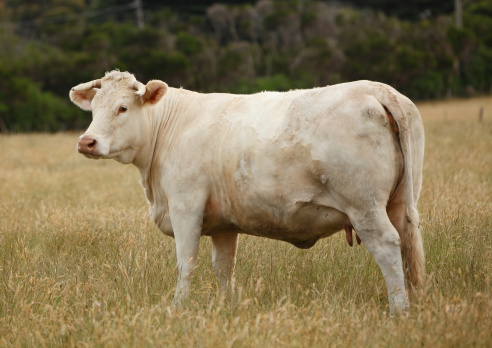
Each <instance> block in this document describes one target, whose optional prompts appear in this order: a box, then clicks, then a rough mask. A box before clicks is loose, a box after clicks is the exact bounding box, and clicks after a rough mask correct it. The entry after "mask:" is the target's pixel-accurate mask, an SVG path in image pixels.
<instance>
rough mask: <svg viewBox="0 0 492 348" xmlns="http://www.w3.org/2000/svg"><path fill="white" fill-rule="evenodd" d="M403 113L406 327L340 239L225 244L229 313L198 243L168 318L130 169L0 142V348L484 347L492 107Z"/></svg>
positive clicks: (70, 136)
mask: <svg viewBox="0 0 492 348" xmlns="http://www.w3.org/2000/svg"><path fill="white" fill-rule="evenodd" d="M418 106H419V109H420V111H421V113H422V115H423V118H424V123H425V128H426V154H425V165H424V183H423V190H422V196H421V200H420V202H419V211H420V214H421V223H422V230H423V238H424V246H425V252H426V265H427V272H428V278H427V281H426V285H425V288H424V289H422V290H420V291H418V292H415V293H413V294H412V298H411V302H412V306H411V309H410V312H409V314H408V316H407V317H406V318H401V317H400V318H390V317H389V315H388V303H387V297H386V289H385V286H384V281H383V278H382V276H381V273H380V271H379V268H378V267H377V265H376V263H375V262H374V261H373V259H372V257H371V256H370V255H369V253H368V252H367V251H366V250H365V248H364V247H363V246H354V247H352V248H350V247H349V246H348V244H347V242H346V240H345V235H344V233H339V234H337V235H335V236H333V237H331V238H328V239H324V240H321V241H320V242H318V243H317V244H316V245H315V246H314V247H313V248H311V249H309V250H300V249H296V248H295V247H293V246H291V245H290V244H287V243H282V242H277V241H272V240H268V239H259V238H255V237H249V236H241V237H240V241H239V249H238V262H237V272H236V283H235V284H234V288H235V291H234V294H233V295H232V296H231V298H223V297H221V296H220V295H219V294H218V286H217V285H218V284H217V281H216V279H215V276H214V274H213V270H212V266H211V262H210V250H211V244H210V241H209V240H208V239H207V238H203V239H202V242H201V246H200V254H199V260H198V268H197V271H196V272H195V276H194V279H193V285H192V296H191V300H190V301H189V302H188V303H187V305H186V306H184V307H183V308H174V307H172V306H171V299H172V295H173V292H174V286H175V284H176V266H175V254H174V241H173V239H171V238H169V237H166V236H164V235H162V234H161V233H160V232H159V231H158V230H157V228H156V227H155V226H154V224H153V222H152V221H151V220H150V218H149V217H148V214H147V205H146V201H145V199H144V196H143V193H142V189H141V187H140V185H139V183H138V181H139V174H138V172H137V170H136V169H135V168H134V167H133V166H124V165H121V164H119V163H116V162H114V161H104V160H99V161H93V160H88V159H86V158H84V157H83V156H81V155H78V154H77V153H76V151H75V145H76V139H77V137H78V135H79V134H75V133H61V134H55V135H46V134H35V135H2V136H0V347H3V346H5V347H10V346H15V347H19V346H27V347H30V346H32V347H58V346H63V347H74V346H77V347H84V346H90V347H92V346H105V347H122V346H126V347H133V346H137V347H153V346H163V347H164V346H171V347H173V346H178V347H179V346H181V347H192V346H199V347H214V348H215V347H255V346H266V347H283V346H287V347H347V346H355V345H357V346H360V345H362V346H369V347H370V346H377V347H416V346H419V347H420V346H423V347H453V346H460V347H464V346H467V347H470V346H475V347H487V346H488V347H490V346H492V330H491V328H492V289H491V285H492V284H491V281H492V98H490V97H488V98H476V99H471V100H455V101H448V102H435V103H422V104H419V105H418ZM480 106H483V107H484V114H483V121H482V122H478V113H479V108H480ZM87 116H88V117H90V115H89V114H87Z"/></svg>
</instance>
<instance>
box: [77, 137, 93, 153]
mask: <svg viewBox="0 0 492 348" xmlns="http://www.w3.org/2000/svg"><path fill="white" fill-rule="evenodd" d="M96 145H97V140H96V139H94V138H92V137H90V136H88V135H83V136H81V137H80V138H79V142H78V145H77V150H78V151H79V152H80V153H84V154H89V155H90V154H92V153H93V152H94V150H95V149H96Z"/></svg>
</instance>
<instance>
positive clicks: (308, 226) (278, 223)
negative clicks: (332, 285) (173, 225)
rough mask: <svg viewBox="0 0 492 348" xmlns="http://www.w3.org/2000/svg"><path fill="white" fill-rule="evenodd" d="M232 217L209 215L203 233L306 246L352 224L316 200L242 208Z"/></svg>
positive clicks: (346, 218)
mask: <svg viewBox="0 0 492 348" xmlns="http://www.w3.org/2000/svg"><path fill="white" fill-rule="evenodd" d="M232 220H234V221H233V222H231V221H228V220H226V219H219V218H217V217H215V218H214V217H212V216H208V217H206V218H205V219H204V224H203V230H202V235H207V236H215V235H223V234H230V233H244V234H249V235H253V236H257V237H265V238H270V239H276V240H282V241H285V242H289V243H291V244H293V245H295V246H296V247H298V248H302V249H305V248H310V247H312V246H313V245H314V244H315V243H316V242H317V241H318V240H319V239H320V238H325V237H328V236H331V235H332V234H334V233H335V232H337V231H339V230H341V229H343V226H344V225H349V224H350V220H349V219H348V216H347V215H346V214H344V213H342V212H340V211H338V210H336V209H333V208H329V207H326V206H322V205H316V204H312V203H297V204H295V205H293V206H291V207H286V208H285V209H282V210H280V209H277V208H273V207H267V208H266V209H265V208H263V209H261V207H259V206H257V207H256V209H254V210H251V209H244V210H242V213H241V214H237V216H236V217H235V218H233V219H232Z"/></svg>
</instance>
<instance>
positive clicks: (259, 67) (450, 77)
mask: <svg viewBox="0 0 492 348" xmlns="http://www.w3.org/2000/svg"><path fill="white" fill-rule="evenodd" d="M143 2H144V4H145V3H146V2H145V1H143ZM238 2H241V1H238ZM449 2H452V1H451V0H450V1H449ZM352 3H356V4H357V1H352ZM370 3H371V2H368V4H370ZM372 3H379V4H383V3H385V1H372ZM386 3H387V2H386ZM410 3H416V1H410V2H409V4H410ZM427 3H429V4H430V5H432V4H431V3H433V1H427ZM434 3H436V2H434ZM366 5H367V4H366ZM430 5H429V6H430ZM464 5H465V6H464V14H463V23H464V26H463V29H457V28H456V27H455V26H454V20H453V17H452V14H449V6H448V7H446V6H442V2H441V5H439V6H438V7H436V8H435V10H434V12H432V11H430V12H429V13H444V14H441V15H426V16H421V17H419V18H417V19H414V20H412V21H410V20H404V19H403V20H402V19H398V18H397V17H392V16H391V15H393V14H394V15H398V16H400V18H405V16H404V15H401V13H395V11H394V10H393V12H391V11H389V12H388V13H389V14H384V13H383V12H377V11H370V10H367V9H364V10H362V9H361V10H359V9H357V8H356V7H353V6H351V7H344V6H342V5H336V4H331V3H327V2H321V1H310V0H304V1H303V0H283V1H275V0H260V1H257V2H251V4H245V3H242V4H237V5H221V4H214V5H211V6H209V7H207V8H206V9H205V10H204V11H202V12H197V13H194V12H183V11H181V10H179V9H175V8H166V7H160V6H158V2H156V1H149V4H148V6H149V7H147V10H146V12H145V28H144V29H141V30H139V29H138V28H137V26H136V25H135V9H134V6H133V3H132V2H131V1H128V2H122V1H109V0H106V1H103V0H99V1H98V0H92V1H89V0H44V1H36V2H34V1H28V0H22V1H17V0H16V1H9V0H0V21H1V23H0V52H1V54H0V131H54V130H59V129H73V128H81V127H83V126H84V125H86V124H87V121H88V117H87V115H86V114H84V113H82V112H81V111H79V110H77V108H75V107H73V106H71V105H69V101H68V97H67V94H68V90H69V89H70V87H72V86H74V85H76V84H78V83H80V82H85V81H88V80H92V79H95V78H99V77H101V76H102V75H103V74H104V72H105V71H109V70H112V69H114V68H118V69H120V70H128V71H130V72H133V73H135V74H136V76H137V78H138V79H139V80H141V81H142V82H147V81H148V80H149V79H152V78H159V79H162V80H165V81H166V82H168V83H169V84H170V85H171V86H175V87H179V86H183V87H185V88H187V89H194V90H199V91H203V92H209V91H223V92H237V93H251V92H255V91H259V90H270V89H274V90H288V89H292V88H307V87H313V86H321V85H326V84H334V83H339V82H344V81H350V80H356V79H371V80H378V81H382V82H386V83H389V84H391V85H393V86H394V87H396V88H397V89H399V90H400V91H401V92H403V93H405V94H407V95H408V96H410V97H412V98H415V99H431V98H442V97H444V96H449V95H472V94H476V93H489V92H490V91H491V88H492V1H491V0H477V1H473V0H469V1H464ZM146 6H147V5H146ZM376 8H378V9H381V10H385V7H384V6H379V7H376ZM144 9H145V8H144ZM400 12H401V11H400ZM407 17H409V18H413V17H412V16H407Z"/></svg>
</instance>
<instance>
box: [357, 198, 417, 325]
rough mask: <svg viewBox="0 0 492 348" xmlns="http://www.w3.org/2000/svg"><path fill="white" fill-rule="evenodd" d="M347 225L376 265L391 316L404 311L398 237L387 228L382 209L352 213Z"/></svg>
mask: <svg viewBox="0 0 492 348" xmlns="http://www.w3.org/2000/svg"><path fill="white" fill-rule="evenodd" d="M349 217H350V221H351V222H352V225H353V226H354V228H355V230H356V231H357V234H358V235H359V236H360V238H361V239H362V242H363V243H364V245H365V246H366V248H367V250H368V251H369V252H370V253H371V254H372V256H373V257H374V259H375V261H376V263H377V264H378V265H379V268H380V269H381V272H382V273H383V277H384V280H385V282H386V289H387V291H388V300H389V306H390V313H391V315H395V314H397V313H398V312H404V311H406V310H407V308H408V298H407V294H406V290H405V280H404V274H403V266H402V258H401V251H400V236H399V235H398V232H397V231H396V229H395V228H394V227H393V225H392V224H391V221H390V220H389V218H388V215H387V214H386V209H385V208H382V207H381V208H379V209H375V210H364V211H356V212H352V213H351V214H349Z"/></svg>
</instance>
